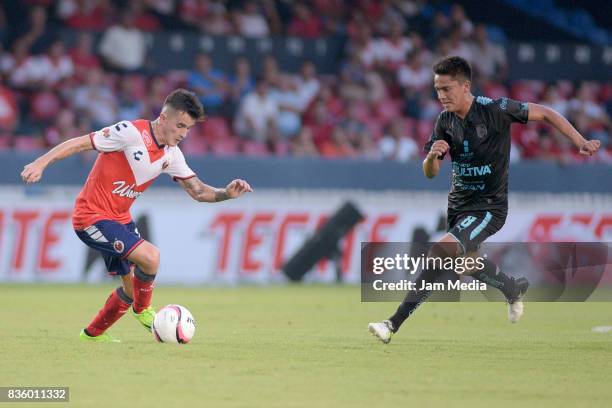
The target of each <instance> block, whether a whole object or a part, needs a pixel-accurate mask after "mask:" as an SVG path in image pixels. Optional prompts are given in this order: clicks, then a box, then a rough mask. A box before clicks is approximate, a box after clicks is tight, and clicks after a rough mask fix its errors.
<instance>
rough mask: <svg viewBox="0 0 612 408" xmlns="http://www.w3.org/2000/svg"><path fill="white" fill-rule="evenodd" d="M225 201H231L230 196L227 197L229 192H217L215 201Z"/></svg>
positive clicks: (223, 190)
mask: <svg viewBox="0 0 612 408" xmlns="http://www.w3.org/2000/svg"><path fill="white" fill-rule="evenodd" d="M225 200H229V196H228V195H227V191H225V189H224V188H220V189H217V190H216V191H215V201H216V202H219V201H225Z"/></svg>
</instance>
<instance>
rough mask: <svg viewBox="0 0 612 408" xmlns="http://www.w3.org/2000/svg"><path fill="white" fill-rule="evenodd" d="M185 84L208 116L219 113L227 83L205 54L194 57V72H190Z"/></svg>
mask: <svg viewBox="0 0 612 408" xmlns="http://www.w3.org/2000/svg"><path fill="white" fill-rule="evenodd" d="M187 84H188V87H189V88H190V89H191V90H192V91H193V92H195V93H196V95H198V97H199V98H200V101H201V102H202V105H204V109H205V110H206V112H207V113H208V114H210V115H216V114H219V113H220V112H221V108H222V106H223V103H224V101H225V95H226V90H227V83H226V80H225V75H224V74H223V73H222V72H221V71H219V70H217V69H215V68H214V67H213V63H212V60H211V58H210V57H209V56H208V55H207V54H204V53H200V54H198V55H196V59H195V70H193V71H191V72H190V74H189V77H188V79H187Z"/></svg>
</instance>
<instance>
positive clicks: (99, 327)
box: [85, 287, 132, 336]
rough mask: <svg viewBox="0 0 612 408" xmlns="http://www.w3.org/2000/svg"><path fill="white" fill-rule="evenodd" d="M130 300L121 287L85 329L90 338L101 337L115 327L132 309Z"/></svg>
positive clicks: (107, 300) (112, 294)
mask: <svg viewBox="0 0 612 408" xmlns="http://www.w3.org/2000/svg"><path fill="white" fill-rule="evenodd" d="M119 292H121V293H119ZM128 300H130V298H129V297H128V296H127V295H126V294H125V292H123V288H121V287H119V288H117V289H116V290H114V291H113V293H111V295H110V296H109V297H108V299H106V303H105V304H104V307H102V309H100V311H99V312H98V314H97V315H96V317H94V319H93V320H92V321H91V323H89V326H87V328H86V329H85V330H86V331H87V334H89V335H90V336H99V335H101V334H102V333H104V332H105V331H106V329H108V328H109V327H111V326H112V325H113V323H115V322H116V321H117V320H119V318H121V316H123V315H124V314H125V312H127V310H128V309H129V308H130V305H131V303H132V302H131V301H128Z"/></svg>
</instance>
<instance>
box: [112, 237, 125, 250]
mask: <svg viewBox="0 0 612 408" xmlns="http://www.w3.org/2000/svg"><path fill="white" fill-rule="evenodd" d="M113 249H114V250H115V251H117V252H119V253H121V252H123V250H124V249H125V245H124V244H123V241H119V240H118V239H116V240H115V242H113Z"/></svg>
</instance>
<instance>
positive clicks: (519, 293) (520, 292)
mask: <svg viewBox="0 0 612 408" xmlns="http://www.w3.org/2000/svg"><path fill="white" fill-rule="evenodd" d="M515 283H516V296H514V297H513V299H509V300H508V320H509V321H510V323H516V322H518V321H519V320H521V317H523V312H524V311H525V305H524V304H523V296H525V292H527V289H528V288H529V281H527V279H525V278H518V279H517V280H516V282H515Z"/></svg>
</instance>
